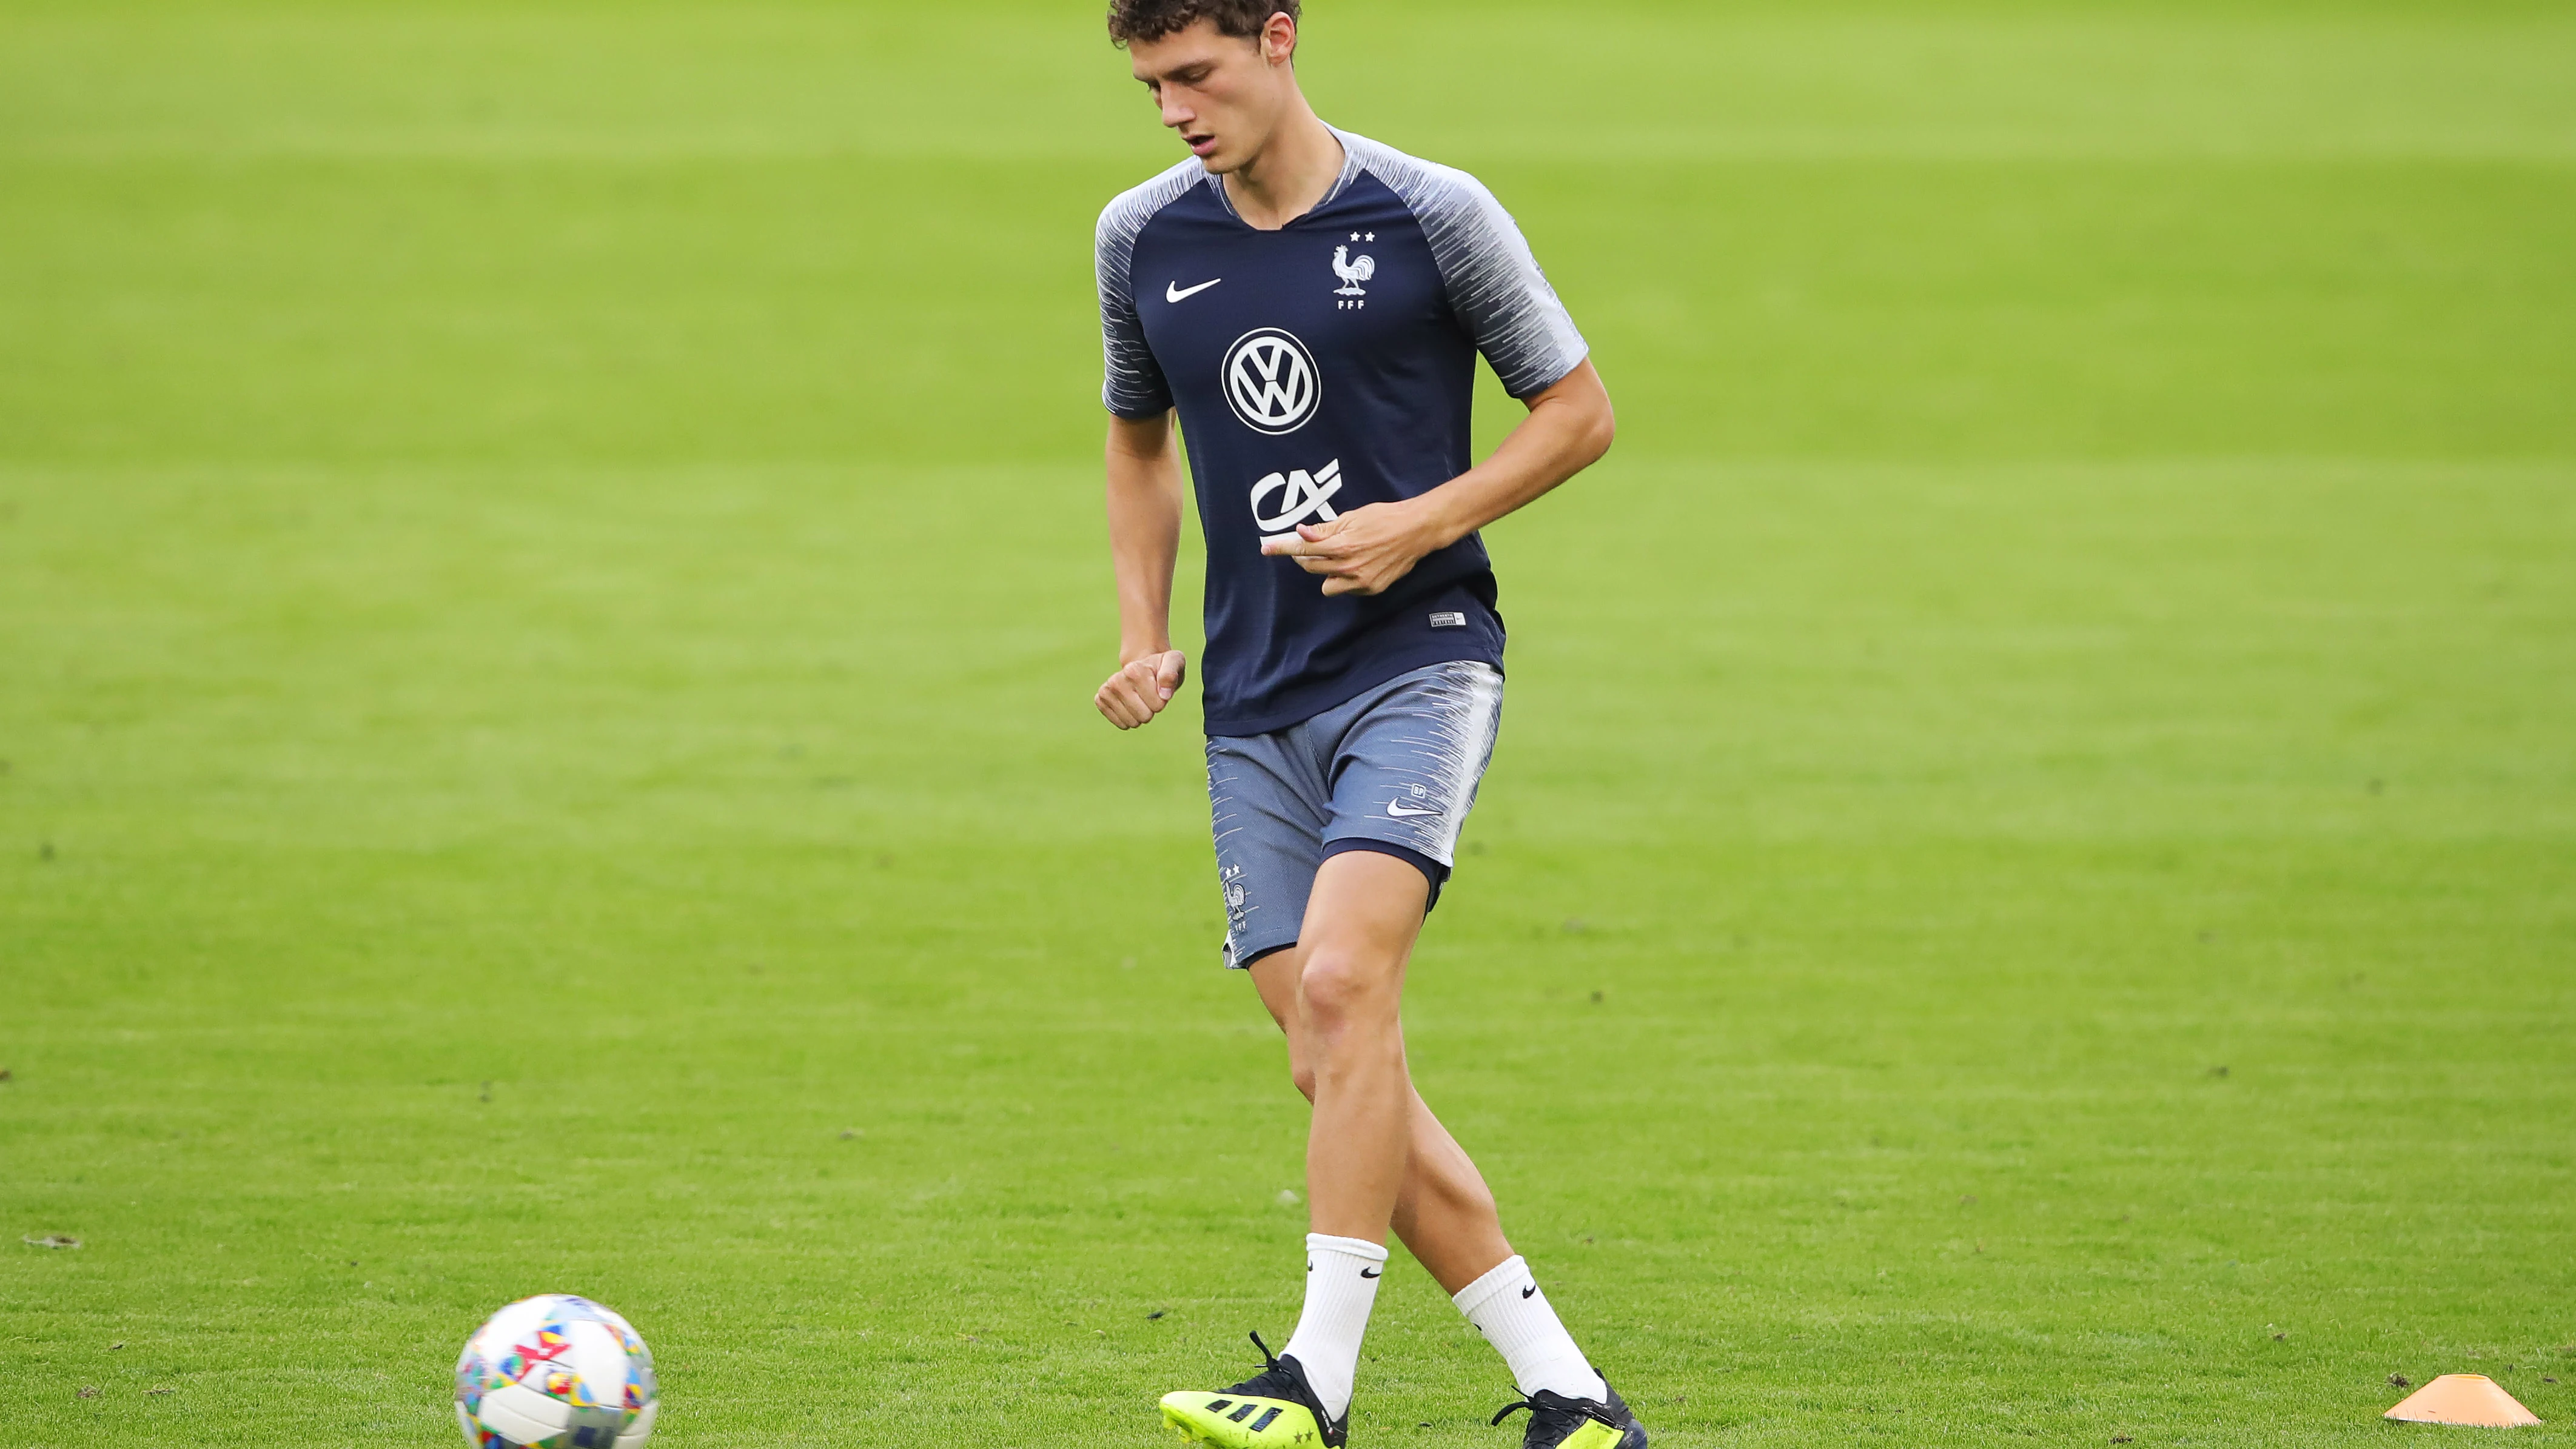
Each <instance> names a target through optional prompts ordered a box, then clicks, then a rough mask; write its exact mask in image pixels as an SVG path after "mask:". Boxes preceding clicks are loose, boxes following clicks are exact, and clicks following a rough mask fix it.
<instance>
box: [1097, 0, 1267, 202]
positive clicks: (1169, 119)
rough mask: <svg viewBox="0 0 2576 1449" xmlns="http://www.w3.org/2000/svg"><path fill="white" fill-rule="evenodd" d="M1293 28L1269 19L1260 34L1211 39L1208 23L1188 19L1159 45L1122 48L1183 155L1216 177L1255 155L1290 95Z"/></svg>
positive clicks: (1142, 43)
mask: <svg viewBox="0 0 2576 1449" xmlns="http://www.w3.org/2000/svg"><path fill="white" fill-rule="evenodd" d="M1296 43H1297V33H1296V27H1295V26H1294V25H1293V24H1292V23H1291V22H1290V21H1289V20H1288V18H1287V17H1286V16H1284V15H1274V16H1272V17H1271V19H1270V24H1269V25H1268V27H1266V28H1265V29H1264V30H1263V31H1262V33H1261V34H1259V35H1257V36H1252V37H1249V38H1246V37H1243V36H1235V35H1223V34H1219V33H1218V31H1217V28H1216V22H1215V21H1213V20H1207V19H1200V20H1195V21H1192V22H1191V23H1190V25H1189V27H1188V28H1187V29H1185V30H1176V31H1174V32H1172V33H1171V34H1169V35H1166V36H1164V37H1163V38H1162V39H1160V40H1140V41H1137V42H1135V43H1134V44H1132V45H1130V46H1129V47H1128V56H1129V58H1130V59H1131V60H1132V61H1134V63H1135V64H1134V70H1135V74H1136V79H1138V80H1140V81H1143V82H1144V83H1145V88H1146V89H1147V90H1149V91H1152V92H1153V94H1154V101H1155V103H1156V104H1157V105H1159V106H1161V107H1162V109H1163V124H1164V125H1166V126H1169V127H1171V128H1172V129H1173V130H1175V131H1178V132H1179V133H1180V136H1181V140H1182V142H1183V143H1184V144H1186V145H1187V146H1188V147H1189V148H1190V154H1192V155H1194V156H1196V157H1198V158H1199V160H1200V161H1201V162H1203V163H1205V164H1206V166H1207V169H1209V170H1210V171H1214V172H1218V173H1220V174H1221V173H1224V172H1227V171H1232V170H1234V169H1235V168H1237V167H1239V166H1241V165H1243V164H1244V163H1245V162H1247V161H1249V160H1251V159H1252V158H1253V157H1255V156H1257V155H1259V154H1261V148H1262V146H1263V145H1265V144H1266V143H1267V142H1268V141H1269V139H1270V132H1271V130H1272V128H1273V127H1275V126H1276V125H1277V124H1278V121H1279V115H1280V112H1281V111H1282V110H1283V109H1284V108H1285V107H1286V104H1287V98H1288V96H1289V94H1290V84H1291V83H1290V81H1289V72H1288V58H1289V56H1290V54H1291V53H1292V52H1293V51H1294V50H1295V47H1296Z"/></svg>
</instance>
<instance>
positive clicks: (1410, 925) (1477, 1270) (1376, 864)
mask: <svg viewBox="0 0 2576 1449" xmlns="http://www.w3.org/2000/svg"><path fill="white" fill-rule="evenodd" d="M1345 862H1354V863H1365V868H1364V869H1361V870H1352V869H1349V868H1347V867H1345ZM1324 864H1325V871H1326V872H1330V873H1333V874H1334V875H1335V877H1336V879H1335V881H1334V885H1335V887H1336V893H1335V895H1333V896H1331V897H1328V896H1327V895H1326V892H1325V885H1326V882H1325V880H1324V879H1323V877H1322V876H1320V875H1319V876H1318V878H1317V881H1316V892H1315V895H1314V898H1313V900H1312V901H1311V902H1310V903H1309V905H1308V907H1307V917H1306V919H1307V921H1308V923H1309V926H1308V928H1307V931H1306V934H1305V936H1304V937H1303V938H1302V939H1301V940H1300V941H1299V943H1298V944H1297V945H1296V946H1293V947H1290V948H1289V949H1287V950H1285V951H1278V952H1274V953H1272V954H1271V955H1268V956H1265V957H1263V958H1262V959H1260V960H1259V961H1256V962H1254V963H1253V966H1252V979H1253V984H1254V985H1255V986H1256V987H1257V988H1258V989H1259V990H1260V992H1261V1001H1262V1004H1263V1005H1264V1006H1266V1007H1268V1008H1269V1010H1270V1015H1271V1018H1272V1019H1273V1020H1275V1021H1277V1022H1278V1023H1279V1028H1280V1030H1282V1031H1283V1032H1285V1033H1287V1036H1288V1065H1289V1072H1290V1074H1291V1076H1292V1078H1293V1079H1294V1080H1295V1082H1296V1084H1297V1090H1298V1091H1300V1092H1302V1093H1304V1094H1305V1096H1306V1099H1307V1100H1308V1101H1315V1100H1317V1091H1318V1086H1319V1081H1320V1077H1321V1071H1320V1067H1319V1061H1318V1049H1317V1041H1316V1037H1315V1034H1314V1033H1313V1032H1312V1030H1311V1029H1310V1026H1309V1024H1308V1022H1309V1018H1310V1015H1311V1013H1310V1012H1309V1011H1308V1010H1307V1009H1306V1007H1304V1006H1303V1005H1301V1000H1300V998H1301V994H1306V993H1302V992H1301V987H1302V986H1303V984H1304V983H1305V981H1306V979H1307V976H1308V970H1309V966H1310V965H1311V964H1312V963H1313V961H1314V960H1315V957H1316V954H1317V951H1316V948H1317V947H1318V945H1319V944H1323V943H1325V942H1328V941H1331V942H1337V943H1341V944H1336V945H1335V947H1334V951H1335V952H1340V953H1347V952H1349V951H1350V950H1351V947H1350V946H1349V945H1348V944H1347V943H1348V941H1349V939H1350V937H1349V936H1335V935H1332V934H1330V933H1329V932H1328V930H1327V929H1326V927H1325V922H1324V921H1323V920H1320V919H1319V914H1320V913H1319V912H1318V910H1317V905H1319V904H1322V905H1326V906H1328V907H1330V908H1332V909H1336V910H1348V909H1351V908H1352V906H1353V905H1354V904H1358V903H1353V902H1351V901H1350V900H1349V897H1350V896H1351V895H1354V894H1358V895H1361V896H1364V897H1369V898H1375V899H1373V900H1371V901H1369V902H1368V903H1366V904H1362V905H1360V909H1361V910H1362V913H1363V919H1366V920H1373V921H1375V922H1376V924H1375V926H1374V927H1373V928H1371V929H1368V930H1363V931H1361V932H1357V933H1353V934H1355V935H1356V936H1357V938H1358V939H1359V941H1360V942H1361V943H1362V944H1363V949H1365V943H1366V942H1368V941H1370V940H1380V941H1392V940H1397V939H1400V942H1401V944H1400V946H1399V947H1398V948H1397V950H1396V954H1395V956H1394V959H1393V962H1392V967H1391V969H1389V970H1387V971H1386V974H1387V975H1388V976H1390V977H1391V980H1392V986H1393V990H1394V991H1397V992H1400V991H1401V988H1402V981H1403V966H1404V961H1405V960H1406V959H1407V958H1408V957H1409V956H1410V954H1411V951H1412V945H1413V937H1414V936H1415V935H1417V934H1419V932H1420V929H1421V918H1422V905H1423V900H1424V897H1425V895H1426V894H1427V886H1426V885H1425V883H1424V882H1423V879H1422V876H1421V873H1420V872H1419V871H1417V870H1415V869H1414V868H1413V867H1412V866H1410V865H1407V864H1405V863H1403V862H1402V861H1399V860H1396V859H1394V858H1393V857H1391V856H1385V855H1378V854H1375V853H1372V852H1365V851H1355V852H1352V853H1350V854H1346V855H1337V856H1334V857H1333V858H1332V859H1331V860H1328V861H1326V862H1325V863H1324ZM1337 867H1340V868H1342V869H1337ZM1408 882H1409V884H1408ZM1388 897H1392V898H1393V899H1394V900H1396V901H1398V902H1400V903H1401V910H1402V911H1403V912H1406V913H1409V914H1407V915H1403V916H1401V917H1399V919H1397V920H1396V921H1394V922H1391V923H1390V922H1387V921H1385V920H1384V919H1383V916H1384V909H1383V905H1382V904H1381V902H1382V901H1383V900H1384V899H1385V898H1388ZM1378 949H1379V950H1380V951H1381V952H1382V951H1383V950H1384V947H1383V945H1381V946H1380V947H1379V948H1378ZM1326 959H1327V960H1333V959H1337V957H1336V956H1335V955H1330V954H1328V955H1327V957H1326ZM1367 959H1376V960H1379V961H1381V962H1383V960H1384V957H1383V956H1382V955H1380V956H1376V957H1370V958H1367ZM1328 994H1329V993H1328ZM1393 1010H1394V1003H1393V1002H1392V1001H1391V1000H1390V1001H1388V1002H1387V1003H1386V1012H1387V1014H1388V1016H1389V1017H1392V1015H1393ZM1391 1036H1392V1044H1393V1062H1394V1067H1395V1075H1396V1076H1397V1077H1398V1078H1399V1079H1400V1081H1401V1097H1400V1106H1401V1122H1402V1139H1401V1140H1402V1150H1403V1154H1404V1155H1403V1161H1402V1167H1401V1171H1400V1174H1399V1175H1398V1177H1397V1180H1396V1186H1395V1192H1394V1199H1393V1203H1392V1208H1391V1211H1386V1210H1383V1209H1380V1208H1379V1207H1378V1206H1377V1204H1378V1203H1379V1202H1380V1201H1381V1200H1382V1189H1379V1188H1378V1187H1377V1185H1376V1179H1374V1178H1372V1179H1371V1180H1370V1185H1371V1189H1372V1192H1371V1194H1370V1195H1362V1194H1360V1193H1349V1194H1342V1195H1337V1196H1336V1197H1335V1198H1334V1200H1333V1205H1332V1211H1333V1212H1334V1213H1335V1216H1334V1218H1333V1219H1332V1220H1331V1221H1332V1222H1334V1223H1341V1222H1342V1215H1343V1214H1345V1213H1348V1214H1352V1215H1355V1216H1356V1215H1359V1214H1367V1215H1368V1216H1357V1222H1358V1225H1359V1226H1363V1227H1367V1226H1368V1225H1369V1223H1370V1222H1371V1221H1372V1220H1374V1222H1375V1223H1376V1224H1377V1226H1374V1227H1370V1228H1369V1230H1368V1231H1366V1232H1360V1231H1355V1230H1354V1229H1353V1228H1352V1227H1351V1226H1349V1225H1343V1226H1328V1225H1327V1219H1326V1217H1325V1213H1326V1209H1327V1201H1328V1195H1327V1192H1325V1191H1312V1194H1311V1195H1312V1198H1313V1202H1314V1207H1315V1215H1314V1226H1315V1230H1316V1231H1318V1232H1326V1233H1333V1234H1335V1235H1337V1236H1347V1237H1365V1238H1367V1239H1368V1240H1369V1241H1371V1242H1378V1241H1382V1240H1383V1239H1384V1237H1385V1234H1386V1229H1387V1227H1389V1226H1391V1227H1392V1228H1393V1229H1394V1231H1395V1234H1396V1236H1398V1237H1400V1238H1401V1239H1403V1241H1404V1245H1405V1247H1406V1248H1407V1249H1408V1250H1409V1251H1411V1252H1412V1254H1413V1256H1414V1258H1415V1259H1416V1260H1417V1261H1418V1262H1420V1263H1421V1264H1422V1266H1423V1267H1424V1268H1425V1269H1427V1270H1429V1271H1430V1273H1431V1276H1432V1277H1434V1278H1436V1279H1438V1280H1439V1281H1440V1286H1441V1287H1442V1288H1443V1289H1445V1290H1447V1291H1448V1292H1450V1293H1453V1294H1454V1293H1457V1292H1459V1291H1460V1290H1462V1289H1464V1288H1465V1287H1466V1286H1467V1285H1468V1284H1470V1283H1473V1282H1474V1281H1476V1280H1477V1279H1478V1278H1480V1277H1482V1276H1484V1275H1485V1274H1486V1273H1487V1272H1489V1271H1491V1270H1492V1269H1493V1268H1494V1267H1495V1266H1496V1265H1497V1264H1500V1263H1502V1262H1503V1261H1504V1260H1506V1259H1508V1258H1510V1257H1511V1255H1512V1249H1511V1244H1510V1243H1509V1242H1508V1241H1507V1240H1506V1239H1505V1238H1504V1237H1503V1225H1502V1220H1501V1218H1500V1216H1499V1215H1498V1214H1497V1213H1496V1211H1495V1208H1494V1196H1493V1193H1492V1192H1491V1191H1490V1190H1488V1189H1487V1188H1486V1186H1485V1179H1484V1177H1483V1176H1482V1175H1481V1174H1479V1173H1478V1172H1477V1171H1476V1164H1475V1163H1474V1162H1473V1161H1472V1160H1470V1159H1469V1158H1468V1156H1467V1153H1466V1151H1465V1149H1463V1148H1461V1147H1460V1146H1459V1145H1458V1143H1457V1140H1456V1139H1455V1138H1453V1137H1451V1136H1450V1135H1449V1131H1448V1129H1447V1128H1445V1127H1443V1126H1441V1125H1440V1119H1439V1118H1438V1117H1436V1116H1434V1115H1432V1111H1431V1109H1430V1108H1429V1107H1428V1106H1426V1105H1424V1103H1423V1101H1422V1098H1421V1096H1420V1095H1419V1094H1418V1093H1416V1092H1415V1091H1414V1090H1413V1084H1412V1079H1411V1076H1410V1074H1409V1073H1406V1072H1405V1071H1404V1063H1403V1035H1402V1026H1401V1023H1400V1022H1394V1023H1392V1027H1391ZM1362 1040H1367V1038H1365V1037H1364V1038H1362ZM1378 1049H1379V1050H1381V1051H1382V1050H1383V1047H1382V1046H1381V1047H1379V1048H1378ZM1378 1065H1379V1066H1381V1067H1382V1066H1383V1059H1382V1058H1381V1059H1380V1060H1379V1062H1378ZM1361 1080H1363V1081H1365V1080H1367V1078H1366V1076H1365V1074H1362V1077H1361ZM1381 1090H1382V1089H1381ZM1372 1103H1373V1104H1374V1106H1375V1107H1376V1108H1377V1109H1378V1110H1379V1111H1380V1112H1384V1111H1385V1110H1386V1108H1387V1107H1388V1104H1387V1103H1386V1102H1385V1101H1384V1100H1381V1099H1373V1098H1363V1099H1362V1100H1361V1104H1360V1105H1363V1106H1366V1105H1370V1104H1372ZM1355 1115H1356V1114H1355ZM1325 1121H1326V1118H1325V1114H1324V1112H1323V1111H1322V1109H1321V1108H1320V1107H1319V1108H1318V1110H1317V1113H1316V1118H1315V1140H1314V1142H1310V1144H1309V1147H1308V1159H1307V1160H1308V1186H1309V1188H1310V1190H1312V1189H1314V1188H1315V1184H1316V1183H1317V1181H1318V1180H1319V1179H1320V1178H1324V1177H1326V1176H1328V1175H1329V1174H1323V1173H1318V1171H1317V1167H1318V1165H1319V1159H1318V1157H1317V1156H1316V1152H1315V1143H1318V1142H1321V1141H1322V1140H1323V1137H1324V1132H1325ZM1378 1126H1379V1128H1380V1130H1381V1131H1382V1130H1383V1126H1384V1124H1383V1122H1380V1123H1378ZM1368 1144H1369V1146H1368V1147H1367V1148H1364V1149H1363V1150H1377V1151H1384V1150H1386V1149H1385V1147H1384V1144H1383V1142H1381V1141H1379V1140H1378V1139H1377V1138H1374V1137H1372V1138H1370V1139H1368ZM1333 1170H1334V1171H1339V1170H1341V1168H1340V1164H1339V1163H1338V1162H1337V1161H1336V1162H1335V1163H1334V1164H1333ZM1342 1185H1343V1184H1339V1183H1335V1184H1333V1186H1335V1187H1339V1186H1342ZM1381 1213H1382V1214H1383V1215H1380V1214H1381Z"/></svg>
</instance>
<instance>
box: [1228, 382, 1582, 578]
mask: <svg viewBox="0 0 2576 1449" xmlns="http://www.w3.org/2000/svg"><path fill="white" fill-rule="evenodd" d="M1527 404H1528V407H1529V416H1528V417H1525V418H1523V419H1521V424H1520V426H1519V427H1517V428H1514V429H1512V435H1511V436H1510V437H1508V438H1506V439H1504V440H1503V445H1502V446H1501V447H1499V448H1496V449H1495V450H1494V456H1492V457H1490V458H1488V459H1486V460H1485V461H1484V462H1482V463H1479V464H1477V465H1476V466H1475V467H1473V468H1470V469H1468V470H1467V471H1466V472H1464V473H1461V474H1459V475H1458V476H1457V477H1455V478H1452V479H1450V480H1449V481H1448V482H1446V483H1443V484H1441V485H1440V486H1439V487H1437V488H1434V489H1432V490H1431V491H1430V492H1428V493H1424V494H1422V495H1420V496H1418V497H1414V498H1408V499H1405V500H1404V501H1402V502H1400V503H1371V504H1368V505H1366V506H1364V507H1360V508H1354V509H1352V510H1351V511H1350V512H1348V513H1345V514H1343V515H1342V516H1341V517H1339V518H1336V519H1334V520H1333V521H1331V522H1330V523H1318V524H1308V525H1304V526H1302V527H1300V528H1299V529H1298V530H1297V536H1296V537H1294V538H1275V539H1271V540H1269V541H1267V542H1265V543H1263V544H1262V546H1261V551H1262V552H1263V553H1267V554H1285V555H1287V556H1290V557H1293V558H1295V559H1296V560H1297V566H1298V567H1299V568H1302V569H1304V570H1305V571H1306V572H1308V573H1310V574H1321V575H1323V576H1324V592H1325V593H1326V594H1328V595H1331V594H1375V593H1382V592H1384V591H1385V590H1386V589H1387V588H1388V587H1389V586H1390V585H1392V584H1394V583H1395V581H1396V580H1398V579H1401V578H1403V577H1404V576H1405V575H1406V574H1409V573H1411V572H1413V566H1414V565H1415V564H1417V563H1420V562H1421V561H1422V560H1423V558H1424V556H1425V555H1428V554H1430V553H1432V552H1434V551H1435V550H1438V549H1443V548H1447V547H1448V546H1449V545H1451V544H1453V543H1456V542H1457V541H1458V540H1460V539H1462V538H1465V537H1466V536H1467V535H1468V534H1471V533H1473V532H1475V531H1476V530H1477V529H1480V528H1482V527H1484V526H1485V525H1486V524H1489V523H1491V522H1493V521H1494V520H1495V519H1497V518H1500V517H1502V516H1503V515H1505V514H1507V513H1510V512H1512V511H1513V510H1515V509H1518V508H1520V507H1522V506H1523V505H1525V504H1528V503H1529V502H1531V501H1532V500H1534V499H1536V498H1537V497H1539V495H1541V494H1543V493H1545V492H1547V491H1548V490H1549V489H1551V488H1554V487H1555V486H1556V485H1557V484H1559V483H1562V482H1564V481H1565V480H1566V479H1568V478H1571V477H1573V476H1574V475H1575V474H1577V473H1580V472H1582V471H1583V470H1584V469H1586V468H1589V467H1591V466H1592V465H1593V464H1594V463H1597V462H1599V461H1600V460H1601V455H1602V454H1604V453H1607V452H1609V451H1610V440H1611V437H1612V436H1613V435H1614V434H1615V433H1616V432H1617V430H1618V425H1617V421H1616V419H1615V418H1614V416H1613V414H1612V412H1611V409H1610V393H1609V391H1608V390H1607V389H1605V388H1604V387H1602V385H1601V374H1600V373H1598V372H1595V371H1594V370H1593V368H1592V364H1591V363H1590V362H1589V361H1586V362H1584V363H1583V364H1581V365H1580V366H1578V367H1576V368H1575V369H1574V371H1572V372H1570V373H1567V374H1566V375H1565V376H1564V378H1562V379H1561V380H1559V381H1558V382H1557V383H1556V385H1555V386H1553V387H1550V388H1548V389H1547V390H1546V391H1544V392H1541V393H1537V394H1535V395H1533V396H1532V397H1530V398H1529V399H1527Z"/></svg>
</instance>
